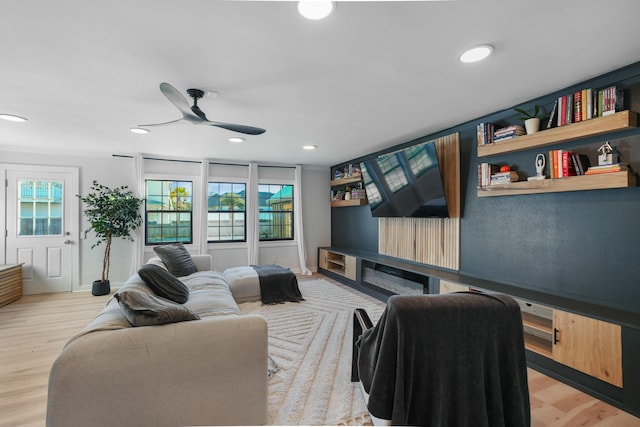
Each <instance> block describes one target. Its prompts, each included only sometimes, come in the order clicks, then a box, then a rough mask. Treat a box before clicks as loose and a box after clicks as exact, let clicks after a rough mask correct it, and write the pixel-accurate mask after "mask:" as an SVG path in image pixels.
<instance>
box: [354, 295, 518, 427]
mask: <svg viewBox="0 0 640 427" xmlns="http://www.w3.org/2000/svg"><path fill="white" fill-rule="evenodd" d="M358 371H359V374H360V380H361V381H362V385H363V386H364V389H365V391H367V393H369V403H368V405H367V406H368V409H369V411H370V412H371V414H373V415H375V416H376V417H379V418H383V419H387V420H391V421H392V424H393V425H420V426H440V427H456V426H460V427H462V426H465V427H467V426H469V427H471V426H473V427H482V426H486V427H499V426H509V427H513V426H529V425H530V423H531V416H530V409H529V389H528V383H527V370H526V360H525V350H524V339H523V331H522V318H521V314H520V307H519V306H518V304H517V302H515V300H514V299H513V298H511V297H509V296H507V295H503V294H480V293H476V292H460V293H454V294H446V295H420V296H409V295H402V296H400V295H395V296H392V297H390V298H389V300H388V302H387V307H386V309H385V311H384V313H383V314H382V317H381V318H380V320H379V321H378V323H377V325H375V326H374V327H372V328H370V329H367V330H366V331H364V332H363V334H362V336H361V337H360V340H359V356H358Z"/></svg>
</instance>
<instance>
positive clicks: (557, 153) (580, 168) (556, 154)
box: [548, 150, 591, 178]
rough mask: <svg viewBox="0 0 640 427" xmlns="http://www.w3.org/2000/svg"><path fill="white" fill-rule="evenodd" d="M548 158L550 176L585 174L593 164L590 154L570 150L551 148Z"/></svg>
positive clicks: (562, 176) (560, 176)
mask: <svg viewBox="0 0 640 427" xmlns="http://www.w3.org/2000/svg"><path fill="white" fill-rule="evenodd" d="M548 158H549V177H550V178H564V177H567V176H577V175H584V174H585V172H586V171H587V169H588V168H589V167H590V166H591V161H590V160H589V156H587V155H586V154H580V153H576V152H574V151H569V150H550V151H549V157H548Z"/></svg>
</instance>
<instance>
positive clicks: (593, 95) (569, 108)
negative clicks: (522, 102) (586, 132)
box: [547, 86, 624, 129]
mask: <svg viewBox="0 0 640 427" xmlns="http://www.w3.org/2000/svg"><path fill="white" fill-rule="evenodd" d="M623 109H624V91H623V90H622V89H620V88H619V87H617V86H609V87H605V88H603V89H599V90H593V89H582V90H578V91H575V92H573V93H570V94H567V95H562V96H560V97H558V99H557V100H556V101H555V103H554V105H553V110H552V112H551V115H550V116H549V120H548V122H547V128H548V129H549V128H552V127H556V126H565V125H568V124H571V123H578V122H581V121H584V120H589V119H593V118H595V117H602V116H608V115H609V114H613V113H616V112H618V111H622V110H623Z"/></svg>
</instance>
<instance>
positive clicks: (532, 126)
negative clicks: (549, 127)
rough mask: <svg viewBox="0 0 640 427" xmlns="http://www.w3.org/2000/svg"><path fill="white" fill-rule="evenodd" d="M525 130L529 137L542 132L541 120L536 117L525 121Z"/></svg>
mask: <svg viewBox="0 0 640 427" xmlns="http://www.w3.org/2000/svg"><path fill="white" fill-rule="evenodd" d="M524 128H525V129H526V130H527V135H531V134H532V133H536V132H538V131H539V130H540V118H539V117H534V118H532V119H527V120H525V121H524Z"/></svg>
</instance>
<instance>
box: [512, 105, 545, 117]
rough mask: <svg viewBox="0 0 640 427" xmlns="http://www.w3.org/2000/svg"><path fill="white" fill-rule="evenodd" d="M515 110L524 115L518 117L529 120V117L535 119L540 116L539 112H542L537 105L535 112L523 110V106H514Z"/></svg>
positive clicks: (534, 108)
mask: <svg viewBox="0 0 640 427" xmlns="http://www.w3.org/2000/svg"><path fill="white" fill-rule="evenodd" d="M513 110H514V111H515V112H516V113H518V114H520V115H521V116H522V117H518V120H528V119H535V118H536V117H540V116H538V114H539V113H540V107H538V106H537V105H535V106H534V107H533V113H529V112H528V111H526V110H523V109H522V108H514V109H513ZM540 118H541V117H540Z"/></svg>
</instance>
